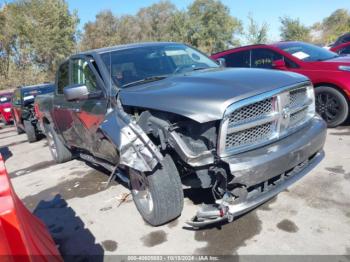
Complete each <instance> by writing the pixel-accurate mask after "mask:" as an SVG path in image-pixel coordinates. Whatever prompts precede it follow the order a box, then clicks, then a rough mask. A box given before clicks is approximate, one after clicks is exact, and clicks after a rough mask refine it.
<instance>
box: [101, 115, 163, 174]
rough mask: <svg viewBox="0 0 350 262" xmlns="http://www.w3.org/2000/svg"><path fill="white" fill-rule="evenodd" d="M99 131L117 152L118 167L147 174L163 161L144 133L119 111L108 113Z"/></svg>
mask: <svg viewBox="0 0 350 262" xmlns="http://www.w3.org/2000/svg"><path fill="white" fill-rule="evenodd" d="M100 130H101V131H102V132H103V134H104V135H105V136H106V137H107V138H108V139H109V140H110V141H111V142H112V143H113V144H114V145H115V147H116V150H118V151H119V155H120V159H119V164H120V165H125V166H128V167H131V168H133V169H136V170H138V171H140V172H149V171H152V170H153V169H154V168H155V167H156V165H157V164H158V163H161V161H162V160H163V155H162V154H161V153H160V151H159V150H158V148H157V146H156V145H155V144H154V143H153V142H152V141H151V140H150V139H149V137H148V136H147V135H146V133H145V132H144V131H143V130H142V129H141V128H140V127H139V126H138V125H137V124H136V123H134V122H133V121H132V119H131V118H130V117H129V116H128V115H127V114H126V113H124V112H121V111H120V110H113V111H112V112H110V113H108V114H107V116H106V118H105V120H104V121H103V122H102V124H101V125H100Z"/></svg>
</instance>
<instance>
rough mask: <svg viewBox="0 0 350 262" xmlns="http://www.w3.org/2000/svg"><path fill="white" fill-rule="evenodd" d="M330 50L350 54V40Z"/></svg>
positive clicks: (340, 53)
mask: <svg viewBox="0 0 350 262" xmlns="http://www.w3.org/2000/svg"><path fill="white" fill-rule="evenodd" d="M329 50H331V51H333V52H335V53H337V54H339V55H350V42H347V43H343V44H340V45H337V46H332V47H331V48H330V49H329Z"/></svg>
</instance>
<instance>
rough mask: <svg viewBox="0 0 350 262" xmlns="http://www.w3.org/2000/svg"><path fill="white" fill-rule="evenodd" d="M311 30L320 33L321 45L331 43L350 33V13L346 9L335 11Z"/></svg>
mask: <svg viewBox="0 0 350 262" xmlns="http://www.w3.org/2000/svg"><path fill="white" fill-rule="evenodd" d="M313 28H314V29H315V30H317V31H319V32H320V38H321V40H322V41H323V43H332V42H334V41H335V40H336V39H337V38H338V37H339V36H341V35H343V34H345V33H348V32H350V13H349V11H348V10H346V9H337V10H336V11H334V12H333V13H332V14H331V15H330V16H328V17H326V18H324V19H323V21H322V22H320V23H316V24H315V25H314V27H313Z"/></svg>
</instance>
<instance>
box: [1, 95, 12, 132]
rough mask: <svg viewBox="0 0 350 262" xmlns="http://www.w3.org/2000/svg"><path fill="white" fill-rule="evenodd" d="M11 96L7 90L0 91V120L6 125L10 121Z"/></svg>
mask: <svg viewBox="0 0 350 262" xmlns="http://www.w3.org/2000/svg"><path fill="white" fill-rule="evenodd" d="M11 96H12V93H9V92H6V93H0V120H1V121H2V122H3V123H5V124H6V125H9V124H10V123H11V122H12V114H11Z"/></svg>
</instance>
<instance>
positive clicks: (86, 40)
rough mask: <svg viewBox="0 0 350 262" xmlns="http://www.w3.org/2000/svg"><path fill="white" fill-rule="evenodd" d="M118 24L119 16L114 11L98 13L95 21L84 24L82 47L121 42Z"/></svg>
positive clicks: (87, 47) (102, 45)
mask: <svg viewBox="0 0 350 262" xmlns="http://www.w3.org/2000/svg"><path fill="white" fill-rule="evenodd" d="M118 26H119V21H118V18H116V17H115V16H114V15H113V13H112V11H110V10H108V11H102V12H100V13H98V14H97V15H96V20H95V21H94V22H88V23H86V24H85V26H84V35H83V37H82V40H81V49H83V50H86V49H96V48H101V47H105V46H112V45H116V44H118V43H119V42H120V36H119V34H118Z"/></svg>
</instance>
